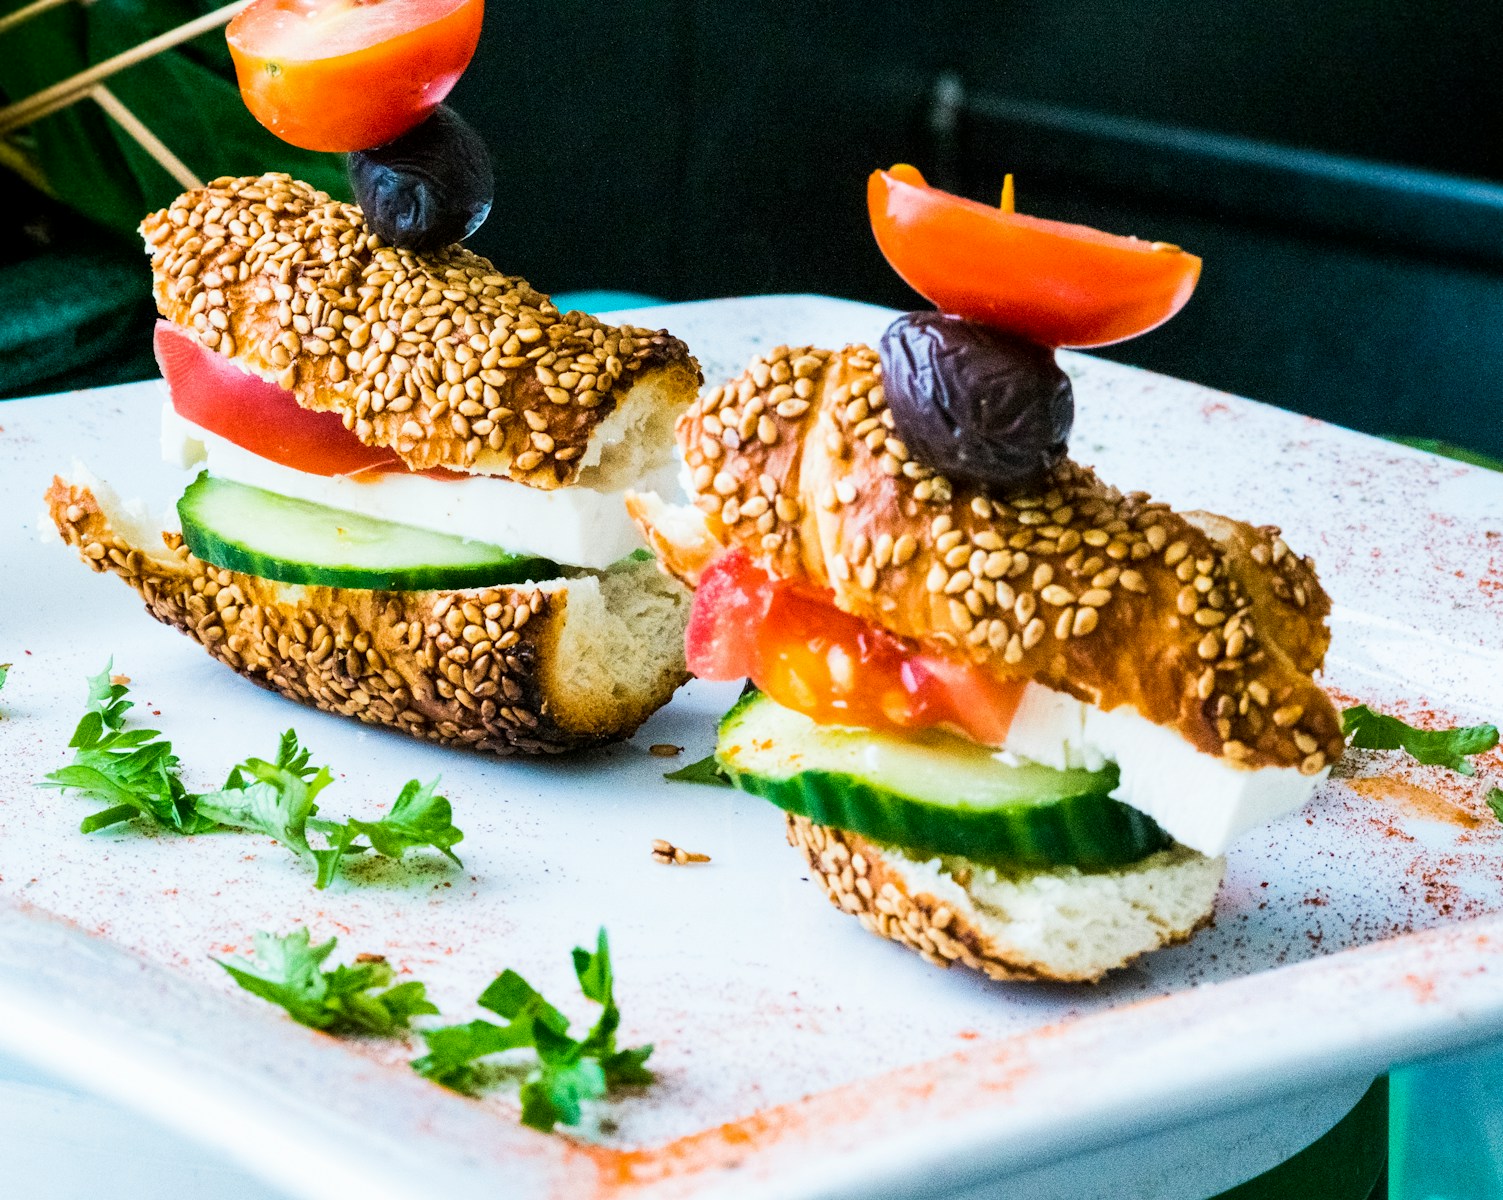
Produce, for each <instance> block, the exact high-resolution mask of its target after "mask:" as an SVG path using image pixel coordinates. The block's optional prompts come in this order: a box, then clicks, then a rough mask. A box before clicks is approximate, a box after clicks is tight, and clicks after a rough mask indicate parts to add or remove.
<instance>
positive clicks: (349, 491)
mask: <svg viewBox="0 0 1503 1200" xmlns="http://www.w3.org/2000/svg"><path fill="white" fill-rule="evenodd" d="M162 457H163V458H164V459H166V460H167V461H168V462H170V463H173V464H174V465H176V466H179V467H183V468H186V469H191V468H194V467H207V468H208V471H209V474H211V475H217V476H218V477H219V478H221V479H228V480H230V481H232V482H234V483H241V484H245V485H246V486H248V487H257V488H262V489H264V490H265V491H268V492H276V493H277V494H278V495H282V496H291V497H292V498H294V499H297V500H307V501H309V502H311V503H313V504H324V505H327V506H328V507H330V508H338V509H343V510H344V511H346V512H355V513H360V514H361V515H363V516H367V517H377V518H380V519H381V520H385V521H395V522H397V523H399V524H402V525H412V526H416V527H417V528H419V529H431V530H434V531H435V532H438V533H448V534H453V535H455V536H457V537H462V538H467V539H469V540H471V541H476V542H486V543H488V544H490V545H494V546H503V547H505V548H506V549H507V550H510V551H512V552H514V553H517V554H537V555H540V556H542V557H544V558H551V559H552V560H553V561H554V562H557V563H562V564H565V565H567V566H574V567H589V568H593V569H597V570H599V569H603V568H605V567H608V566H610V564H611V563H613V562H615V561H616V560H617V559H620V558H622V557H624V556H625V555H627V554H630V553H631V552H632V551H633V550H636V549H639V548H640V547H641V546H642V545H643V542H642V537H641V535H640V534H639V533H638V531H637V527H636V526H635V525H634V524H633V523H632V520H631V518H630V517H629V516H627V514H626V503H625V491H624V490H623V491H609V492H600V491H595V490H593V489H591V488H587V487H580V486H578V485H576V486H574V487H564V488H555V489H554V490H552V491H544V490H542V489H541V488H531V487H527V486H526V485H525V484H520V483H514V482H513V481H512V480H510V479H497V478H495V477H492V476H488V475H473V476H469V477H467V478H464V479H454V480H448V479H428V478H425V477H424V476H422V475H395V474H382V475H370V476H348V475H313V474H310V473H308V472H307V471H298V470H294V469H293V468H291V467H284V466H282V465H281V464H280V463H274V462H272V461H270V460H269V459H265V458H262V457H261V456H260V455H258V454H252V453H251V452H250V451H249V450H245V449H242V448H241V447H239V446H237V445H235V444H234V443H233V442H231V441H229V440H228V439H226V438H222V437H220V436H219V435H218V434H214V433H210V432H209V431H208V430H207V429H204V428H202V427H201V426H199V425H196V424H194V423H193V422H192V421H189V420H187V419H185V418H184V417H182V416H181V415H179V414H178V412H177V410H176V409H174V408H173V407H172V405H171V403H170V402H169V403H167V404H165V405H163V407H162ZM676 473H677V466H676V464H674V463H671V462H670V463H669V464H667V465H666V466H664V467H663V468H661V469H660V470H658V471H656V472H654V473H653V475H652V476H650V477H649V478H646V479H643V480H641V481H639V482H638V483H637V484H636V485H634V486H638V487H644V488H648V489H653V488H656V489H658V490H660V491H665V492H666V493H668V494H674V493H676V492H677V484H676V479H675V476H676Z"/></svg>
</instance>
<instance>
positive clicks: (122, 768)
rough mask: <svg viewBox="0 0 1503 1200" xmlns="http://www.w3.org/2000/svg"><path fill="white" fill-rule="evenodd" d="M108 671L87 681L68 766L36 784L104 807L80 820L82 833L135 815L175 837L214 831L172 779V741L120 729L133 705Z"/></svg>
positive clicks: (109, 666) (176, 767)
mask: <svg viewBox="0 0 1503 1200" xmlns="http://www.w3.org/2000/svg"><path fill="white" fill-rule="evenodd" d="M113 669H114V661H113V660H111V661H110V662H108V663H106V664H105V667H104V670H103V671H101V672H100V673H99V674H98V675H95V676H93V677H92V678H90V680H89V698H88V709H87V711H86V712H85V713H84V715H83V718H82V720H80V721H79V723H78V727H77V728H76V729H75V730H74V731H73V738H72V740H71V741H69V743H68V746H69V748H70V749H72V750H73V751H74V755H73V762H72V763H70V764H69V765H68V766H66V767H62V768H61V769H59V770H56V771H53V772H52V773H51V774H49V775H48V776H47V777H46V778H45V779H44V780H43V781H42V786H43V787H56V788H63V789H67V790H69V791H76V792H82V793H83V794H84V795H85V796H88V797H89V798H90V799H93V800H96V801H99V802H100V803H102V804H104V805H106V807H105V808H103V809H101V810H100V811H99V812H96V813H93V814H92V815H90V816H88V817H85V818H84V820H83V822H82V823H81V824H80V826H79V828H80V829H81V830H82V831H83V832H84V833H94V832H96V831H97V830H100V829H105V828H107V827H108V826H110V825H115V824H118V823H119V822H121V821H130V820H134V819H135V818H137V817H145V818H146V819H147V820H149V821H151V822H153V823H154V824H156V825H159V826H161V827H162V828H163V829H169V830H172V831H173V832H175V833H205V832H207V831H208V830H211V829H214V828H216V824H215V822H214V820H213V819H212V818H210V817H206V816H204V815H203V814H201V813H200V812H198V810H197V806H196V804H195V800H196V797H194V796H193V795H191V794H190V793H189V792H188V790H187V789H186V788H184V787H183V784H182V781H181V780H180V779H179V778H178V773H179V770H180V764H179V762H178V759H177V756H176V755H175V754H173V753H172V743H171V742H168V741H165V740H163V739H162V738H161V735H160V734H159V733H158V732H157V731H156V730H155V729H126V728H125V714H126V713H127V712H128V711H129V710H130V709H131V708H133V707H134V705H133V704H132V702H131V701H129V700H127V699H126V698H125V697H126V695H127V694H128V692H129V689H128V688H127V687H126V686H125V684H123V683H115V682H113V680H112V678H111V672H112V670H113Z"/></svg>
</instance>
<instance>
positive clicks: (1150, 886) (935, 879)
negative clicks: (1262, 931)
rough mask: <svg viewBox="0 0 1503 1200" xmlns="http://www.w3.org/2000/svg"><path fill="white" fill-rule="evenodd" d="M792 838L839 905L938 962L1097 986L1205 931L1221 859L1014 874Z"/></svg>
mask: <svg viewBox="0 0 1503 1200" xmlns="http://www.w3.org/2000/svg"><path fill="white" fill-rule="evenodd" d="M788 841H789V844H790V845H792V846H795V847H797V848H798V849H799V850H800V851H802V853H803V854H804V856H805V857H806V858H807V859H808V862H809V868H810V870H811V871H813V873H814V878H815V879H816V880H817V881H818V882H819V884H820V886H821V887H822V888H823V889H824V891H825V894H826V895H827V896H829V898H830V900H831V902H832V903H834V904H835V906H836V907H838V908H840V909H842V910H844V911H845V912H848V913H851V914H852V915H853V916H855V917H856V918H857V919H858V920H859V921H860V922H861V923H862V924H863V925H864V926H866V928H867V929H869V930H871V931H872V932H873V933H876V934H879V935H880V936H882V937H886V938H891V939H892V940H893V941H895V942H901V943H902V944H903V945H905V946H907V947H909V949H911V950H914V951H916V952H918V953H919V954H921V955H922V956H923V957H924V958H925V959H926V960H928V961H929V962H931V963H933V964H934V965H935V966H939V967H948V966H950V965H951V964H952V963H961V964H963V965H964V966H967V967H970V968H972V969H973V970H976V971H981V972H983V973H985V974H986V975H989V976H990V977H991V978H993V979H1017V980H1056V981H1059V982H1068V983H1094V982H1096V981H1098V980H1099V979H1101V978H1102V976H1104V975H1105V974H1106V973H1107V972H1108V971H1111V970H1114V969H1116V968H1117V967H1122V966H1126V965H1127V964H1128V963H1129V962H1131V961H1132V960H1133V959H1135V958H1138V957H1139V956H1140V955H1143V954H1147V953H1148V952H1149V951H1151V950H1157V949H1159V948H1160V947H1163V946H1170V945H1173V944H1175V943H1176V942H1183V941H1187V940H1189V938H1190V937H1191V936H1192V935H1194V933H1195V932H1196V931H1197V930H1199V929H1202V928H1204V927H1205V926H1207V925H1209V924H1210V923H1211V917H1212V913H1213V910H1214V907H1215V901H1216V892H1217V890H1218V889H1219V888H1220V886H1221V880H1222V877H1223V875H1224V874H1225V872H1226V860H1225V859H1224V858H1207V857H1206V856H1205V855H1203V854H1199V853H1197V852H1195V851H1194V850H1190V849H1188V848H1186V847H1184V846H1178V845H1176V846H1171V847H1170V848H1169V849H1167V850H1161V851H1159V852H1158V853H1157V854H1151V855H1149V856H1148V857H1147V858H1145V859H1142V860H1140V861H1138V862H1135V863H1130V864H1128V865H1127V866H1124V867H1117V868H1113V869H1111V870H1106V871H1097V872H1085V871H1081V870H1078V869H1077V868H1074V867H1059V868H1056V869H1054V870H1052V871H1029V872H1026V873H1020V874H1016V875H1010V874H1007V873H1005V872H1001V871H997V870H995V869H993V868H990V867H985V866H981V865H980V864H977V863H971V862H968V861H967V860H965V859H958V858H945V859H937V858H929V859H919V858H913V857H910V856H909V855H907V854H905V853H904V852H903V851H901V850H899V849H896V848H894V847H891V846H881V845H877V844H875V843H873V842H869V841H867V840H866V839H865V838H863V837H861V836H859V835H858V834H854V833H849V832H846V831H844V830H839V829H834V828H831V827H830V826H826V825H816V824H815V823H814V822H812V821H810V820H808V818H806V817H800V816H795V815H793V814H791V813H790V814H789V816H788Z"/></svg>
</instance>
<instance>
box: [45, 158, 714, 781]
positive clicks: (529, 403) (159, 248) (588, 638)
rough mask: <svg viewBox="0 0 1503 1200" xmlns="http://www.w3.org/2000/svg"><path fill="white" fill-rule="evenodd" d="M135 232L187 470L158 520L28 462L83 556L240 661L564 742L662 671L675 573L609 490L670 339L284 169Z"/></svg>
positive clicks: (667, 680)
mask: <svg viewBox="0 0 1503 1200" xmlns="http://www.w3.org/2000/svg"><path fill="white" fill-rule="evenodd" d="M141 233H142V236H143V237H144V239H145V242H146V246H147V249H148V250H149V252H150V255H151V266H152V274H153V292H154V295H155V298H156V301H157V307H158V310H159V312H160V313H161V316H162V318H163V319H162V321H161V322H159V324H158V327H157V332H156V349H157V357H158V361H159V363H160V365H161V367H162V371H163V375H164V377H165V380H166V383H167V388H168V392H169V399H168V401H167V404H166V406H165V407H164V410H163V428H162V437H163V447H164V452H165V454H166V457H167V458H168V459H169V460H170V461H173V462H175V463H176V464H177V465H180V466H184V467H189V468H197V469H198V472H199V473H198V475H197V478H196V479H195V480H194V481H193V482H192V483H191V484H190V485H189V486H188V488H187V490H186V491H185V492H184V494H183V496H182V498H181V500H180V501H179V502H178V505H177V514H176V521H175V522H173V526H174V527H172V528H170V529H168V530H167V531H166V532H165V533H164V532H161V530H160V528H159V527H152V526H150V525H149V524H147V523H146V522H145V521H144V520H143V519H142V518H141V517H140V516H139V515H138V514H137V513H135V512H133V511H132V509H131V508H130V507H129V506H126V505H123V504H121V503H120V501H119V500H118V499H117V498H116V496H115V495H114V493H113V492H111V490H110V489H109V488H108V487H107V486H105V485H104V484H102V483H100V482H99V481H97V480H95V479H93V477H92V476H90V475H88V473H87V472H86V471H83V470H82V469H78V470H75V472H74V474H73V476H72V477H71V478H67V479H64V478H57V479H54V481H53V484H52V487H51V488H50V490H49V491H48V493H47V504H48V509H49V513H50V515H51V518H52V520H53V522H54V523H55V524H56V526H57V528H58V530H59V532H60V533H61V534H62V536H63V538H64V539H65V540H66V541H67V542H68V543H69V544H71V545H72V546H74V547H76V548H77V549H78V550H79V551H80V552H81V554H82V556H83V558H84V561H85V562H86V563H87V564H88V565H90V566H91V567H92V568H93V569H95V570H96V571H110V572H113V573H114V574H117V575H119V576H120V577H121V578H122V579H124V580H125V581H126V582H127V583H128V584H129V585H130V586H131V587H133V588H134V589H135V590H136V591H137V592H139V593H140V595H141V597H142V598H143V599H144V600H145V602H146V608H147V611H148V612H150V613H151V614H152V615H153V616H154V617H156V618H157V619H158V620H159V621H162V622H164V623H166V624H169V625H173V626H175V627H177V628H178V629H180V630H182V631H183V632H184V633H186V634H187V635H188V636H189V637H191V638H193V639H194V640H195V641H197V642H199V643H200V644H201V645H203V646H204V648H205V649H206V650H208V652H209V653H210V654H211V655H213V656H214V657H215V658H217V659H219V660H220V661H221V662H223V663H225V664H226V665H227V666H229V667H231V668H233V669H234V670H236V671H238V672H239V673H241V674H242V675H244V676H246V677H247V678H249V679H251V680H252V681H254V682H256V683H258V684H260V685H261V686H263V687H266V688H270V689H272V690H274V691H276V692H279V693H281V694H282V695H284V696H286V697H288V698H289V699H293V700H296V701H299V702H301V703H305V704H311V705H313V706H314V707H317V708H320V709H323V710H325V711H329V712H336V713H341V714H343V715H346V716H351V717H355V718H357V719H359V720H361V721H364V722H366V723H368V724H374V725H383V726H387V727H389V728H392V729H398V730H401V731H403V732H406V733H408V734H411V735H413V736H415V737H420V738H424V739H428V740H431V741H437V742H442V743H445V744H454V745H467V746H473V747H475V748H477V749H482V750H488V751H492V752H495V753H499V754H510V753H515V752H519V751H520V752H529V753H531V752H555V751H563V750H571V749H576V748H579V747H583V746H588V745H593V744H598V743H600V742H604V741H609V740H612V739H617V738H621V737H624V736H627V735H628V734H630V733H631V732H633V731H634V730H635V729H636V728H637V727H638V726H639V725H640V724H641V723H642V722H643V721H644V720H646V718H647V717H648V716H649V715H650V714H651V713H652V712H654V711H655V710H656V709H658V708H659V707H661V706H662V705H663V704H665V703H666V702H667V701H668V699H669V698H670V697H671V695H672V694H673V692H674V690H675V689H676V688H677V687H678V686H679V685H680V684H681V683H682V682H683V681H684V679H685V678H686V677H687V676H686V674H685V670H684V660H683V637H682V634H683V630H684V626H685V621H686V619H687V615H688V609H689V598H688V594H687V593H686V591H685V590H684V589H683V588H682V587H681V586H680V585H679V584H678V583H676V582H674V581H673V580H670V579H667V578H665V577H663V576H662V575H661V574H660V573H659V572H658V571H657V570H656V568H655V567H654V566H653V564H652V562H651V561H650V559H651V556H650V555H649V554H647V553H646V551H645V550H644V549H642V546H641V542H640V539H639V538H638V536H637V534H636V532H635V529H634V526H633V525H632V523H631V520H630V518H629V517H628V516H627V514H626V510H625V507H624V499H623V497H624V493H625V489H626V488H627V487H628V486H631V485H638V486H641V485H643V484H644V483H650V484H652V485H654V486H656V485H657V484H660V483H663V482H664V481H667V480H671V478H672V475H673V473H674V471H675V469H676V468H675V466H674V453H673V441H672V432H671V431H672V428H673V423H674V421H675V419H676V418H677V417H678V416H679V415H680V414H682V413H683V412H684V410H685V409H686V407H687V406H688V404H689V403H690V402H691V401H692V399H693V397H694V395H695V393H696V391H697V389H698V386H699V370H698V366H697V364H696V363H695V361H694V359H693V358H692V357H691V356H690V355H689V352H688V350H687V348H686V347H685V346H684V344H683V343H682V342H681V341H679V340H678V339H677V338H674V337H672V336H670V335H669V334H667V333H666V332H664V331H653V330H647V329H638V328H633V327H614V326H610V325H607V324H605V323H603V322H601V321H599V320H597V319H596V318H594V317H591V316H588V315H586V314H583V313H579V312H569V313H560V312H559V311H558V310H557V308H555V307H554V305H553V304H552V303H551V302H550V300H549V299H548V297H547V296H546V295H544V294H542V293H541V292H538V291H536V290H535V289H534V288H532V287H531V286H530V285H529V284H528V283H527V282H526V281H524V280H522V279H519V278H515V277H512V276H507V275H505V274H503V273H501V272H499V271H497V270H496V268H494V267H493V266H492V265H491V264H490V263H489V262H488V261H486V260H485V259H483V258H481V257H479V256H477V255H475V254H473V253H471V252H469V251H467V250H465V249H463V248H462V247H460V246H459V245H449V246H446V247H444V248H442V249H439V250H434V251H422V250H416V249H402V248H398V247H395V246H393V245H391V244H389V243H388V242H386V241H384V240H383V239H382V238H381V237H380V236H378V235H377V234H375V233H374V232H372V231H371V230H370V229H369V228H368V226H367V224H366V221H365V218H364V216H363V214H362V211H361V209H360V208H359V207H357V206H355V205H351V204H346V203H341V202H337V201H335V200H332V199H330V197H329V196H328V195H326V194H324V193H322V192H318V191H315V190H314V189H313V188H311V187H309V186H307V185H306V184H303V183H300V182H298V181H295V180H293V179H291V178H289V177H287V176H285V175H274V174H271V175H263V176H260V177H247V178H241V179H229V178H226V179H219V180H216V181H214V182H213V183H211V184H209V185H208V186H206V187H202V188H195V189H193V190H191V191H189V192H187V193H185V194H184V195H182V196H181V197H179V198H178V199H177V200H176V201H175V202H174V203H173V204H172V205H171V206H170V207H169V208H167V209H165V210H162V211H159V212H156V213H153V214H152V215H150V216H148V217H147V218H146V219H145V220H144V221H143V222H142V225H141Z"/></svg>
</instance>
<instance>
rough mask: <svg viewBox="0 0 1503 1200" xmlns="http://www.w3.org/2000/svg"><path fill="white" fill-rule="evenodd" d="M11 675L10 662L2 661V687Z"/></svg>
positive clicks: (0, 669) (0, 678)
mask: <svg viewBox="0 0 1503 1200" xmlns="http://www.w3.org/2000/svg"><path fill="white" fill-rule="evenodd" d="M9 675H10V663H0V688H3V687H4V686H5V680H6V678H7V677H8V676H9Z"/></svg>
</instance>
